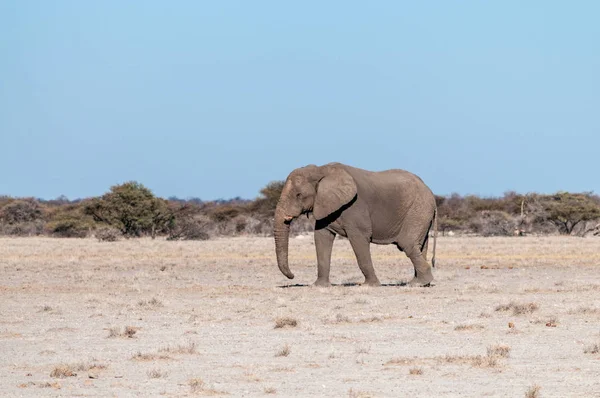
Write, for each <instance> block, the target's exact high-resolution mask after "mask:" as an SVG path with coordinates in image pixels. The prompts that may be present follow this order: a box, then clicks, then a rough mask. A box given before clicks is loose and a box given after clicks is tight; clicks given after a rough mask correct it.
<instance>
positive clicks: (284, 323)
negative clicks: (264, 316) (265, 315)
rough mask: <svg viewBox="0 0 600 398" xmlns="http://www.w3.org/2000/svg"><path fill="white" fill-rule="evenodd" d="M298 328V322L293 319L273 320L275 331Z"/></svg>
mask: <svg viewBox="0 0 600 398" xmlns="http://www.w3.org/2000/svg"><path fill="white" fill-rule="evenodd" d="M296 326H298V321H297V320H296V319H294V318H290V317H283V318H277V319H276V320H275V329H283V328H285V327H291V328H295V327H296Z"/></svg>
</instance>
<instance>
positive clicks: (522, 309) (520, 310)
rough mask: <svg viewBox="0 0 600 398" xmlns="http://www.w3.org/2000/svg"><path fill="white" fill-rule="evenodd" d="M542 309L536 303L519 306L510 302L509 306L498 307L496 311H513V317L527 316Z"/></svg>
mask: <svg viewBox="0 0 600 398" xmlns="http://www.w3.org/2000/svg"><path fill="white" fill-rule="evenodd" d="M539 308H540V307H539V306H538V305H537V304H536V303H525V304H518V303H515V302H512V301H511V302H510V303H508V304H502V305H499V306H497V307H496V311H510V310H512V313H513V315H526V314H531V313H533V312H534V311H537V310H538V309H539Z"/></svg>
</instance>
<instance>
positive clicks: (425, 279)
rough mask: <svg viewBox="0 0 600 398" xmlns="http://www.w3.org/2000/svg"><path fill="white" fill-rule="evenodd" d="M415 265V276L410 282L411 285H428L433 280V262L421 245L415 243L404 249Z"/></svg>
mask: <svg viewBox="0 0 600 398" xmlns="http://www.w3.org/2000/svg"><path fill="white" fill-rule="evenodd" d="M403 250H404V252H405V253H406V256H407V257H408V258H410V261H411V262H412V264H413V266H414V267H415V277H414V278H413V279H412V280H411V281H410V282H409V283H408V284H409V285H410V286H427V285H429V284H430V283H431V282H432V281H433V273H432V271H431V264H429V263H428V262H427V260H426V258H425V256H426V254H425V253H424V252H422V251H421V247H420V245H413V246H409V247H407V248H404V249H403Z"/></svg>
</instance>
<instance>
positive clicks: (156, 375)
mask: <svg viewBox="0 0 600 398" xmlns="http://www.w3.org/2000/svg"><path fill="white" fill-rule="evenodd" d="M146 374H147V375H148V377H149V378H151V379H161V378H165V377H167V375H168V373H167V372H164V371H162V370H160V369H150V370H149V371H147V372H146Z"/></svg>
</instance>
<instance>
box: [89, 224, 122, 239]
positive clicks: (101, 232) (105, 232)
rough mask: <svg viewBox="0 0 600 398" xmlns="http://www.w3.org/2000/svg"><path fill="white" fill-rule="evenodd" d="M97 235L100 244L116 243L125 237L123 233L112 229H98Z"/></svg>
mask: <svg viewBox="0 0 600 398" xmlns="http://www.w3.org/2000/svg"><path fill="white" fill-rule="evenodd" d="M95 235H96V239H98V240H99V241H100V242H116V241H118V240H119V239H121V236H123V234H122V233H121V231H119V230H118V229H116V228H112V227H101V228H98V229H97V230H96V233H95Z"/></svg>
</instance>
